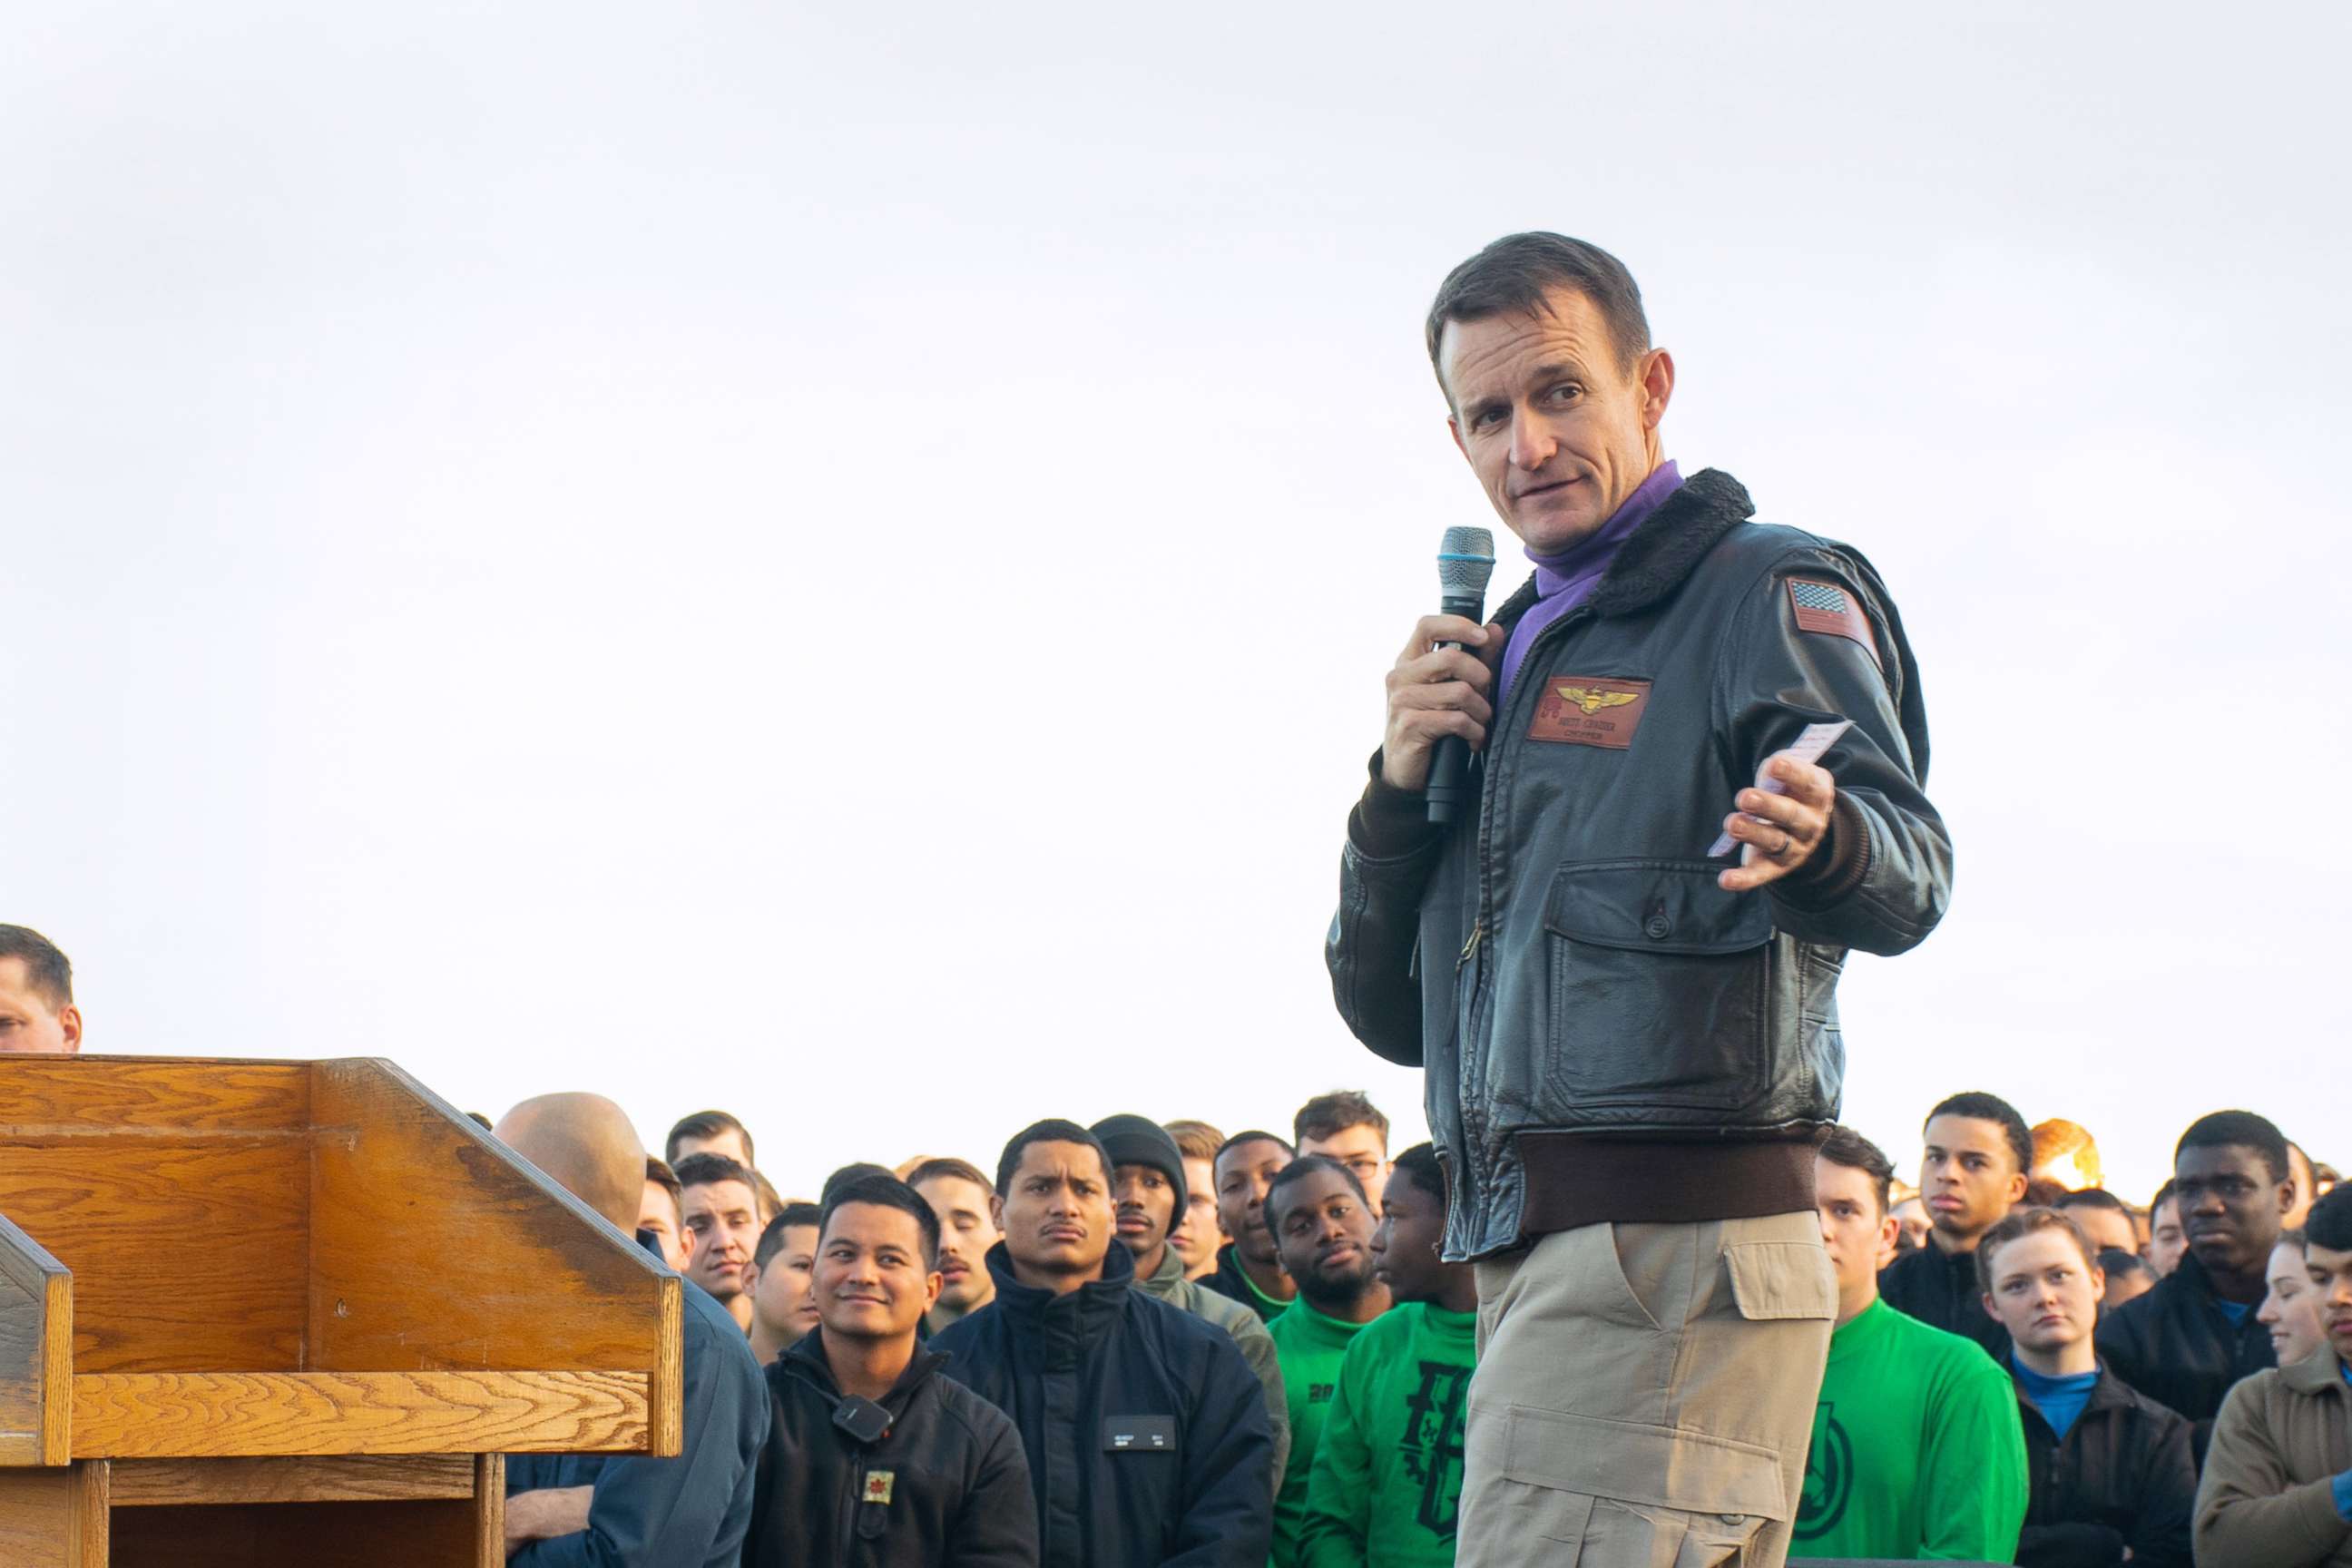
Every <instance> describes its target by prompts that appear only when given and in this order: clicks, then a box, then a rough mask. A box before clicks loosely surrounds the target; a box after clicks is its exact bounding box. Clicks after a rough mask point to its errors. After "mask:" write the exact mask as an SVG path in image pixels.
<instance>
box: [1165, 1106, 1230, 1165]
mask: <svg viewBox="0 0 2352 1568" xmlns="http://www.w3.org/2000/svg"><path fill="white" fill-rule="evenodd" d="M1160 1130H1161V1131H1164V1132H1166V1133H1167V1134H1168V1136H1169V1137H1171V1138H1173V1139H1174V1140H1176V1152H1178V1153H1179V1154H1181V1155H1183V1156H1184V1158H1186V1159H1187V1160H1206V1161H1208V1162H1209V1163H1210V1164H1212V1165H1214V1164H1215V1163H1216V1162H1217V1147H1218V1145H1220V1144H1222V1143H1223V1142H1224V1141H1225V1135H1224V1134H1223V1133H1222V1132H1220V1131H1217V1130H1216V1129H1215V1128H1213V1127H1212V1126H1210V1125H1209V1124H1208V1123H1207V1122H1205V1121H1194V1120H1192V1118H1190V1117H1179V1118H1178V1119H1177V1120H1176V1121H1163V1122H1161V1123H1160Z"/></svg>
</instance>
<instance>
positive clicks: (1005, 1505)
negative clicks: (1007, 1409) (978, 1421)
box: [944, 1420, 1039, 1568]
mask: <svg viewBox="0 0 2352 1568" xmlns="http://www.w3.org/2000/svg"><path fill="white" fill-rule="evenodd" d="M979 1436H981V1437H982V1438H985V1439H986V1442H985V1446H984V1447H982V1450H981V1454H980V1458H979V1462H978V1463H977V1464H976V1465H975V1466H974V1467H973V1473H972V1478H971V1485H970V1486H968V1487H966V1488H965V1489H964V1494H963V1507H962V1509H961V1511H959V1512H958V1513H957V1515H956V1519H955V1523H954V1525H953V1526H952V1527H951V1528H950V1530H949V1531H948V1554H947V1557H946V1558H945V1560H944V1568H1037V1554H1038V1550H1039V1548H1038V1544H1037V1500H1036V1497H1035V1495H1034V1493H1033V1492H1032V1491H1031V1490H1030V1489H1029V1460H1028V1458H1027V1456H1026V1455H1025V1454H1024V1452H1023V1450H1022V1447H1021V1434H1020V1433H1018V1432H1016V1431H1014V1430H1013V1423H1012V1422H1011V1421H1010V1420H1001V1421H998V1422H996V1423H995V1424H994V1425H993V1426H992V1427H990V1428H987V1429H985V1430H983V1431H982V1433H980V1434H979Z"/></svg>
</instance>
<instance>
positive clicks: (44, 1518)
mask: <svg viewBox="0 0 2352 1568" xmlns="http://www.w3.org/2000/svg"><path fill="white" fill-rule="evenodd" d="M0 1215H5V1217H0V1563H5V1564H6V1565H7V1568H50V1565H52V1564H55V1565H58V1568H68V1565H70V1568H100V1565H101V1564H106V1563H116V1564H122V1565H126V1568H230V1565H235V1568H248V1565H251V1568H258V1565H262V1564H278V1563H289V1564H292V1563H302V1564H319V1565H321V1568H378V1565H383V1568H389V1565H391V1564H395V1563H397V1564H402V1565H403V1568H413V1565H429V1564H438V1563H464V1564H485V1565H490V1568H496V1565H498V1564H500V1563H504V1562H505V1561H506V1553H505V1548H504V1542H503V1531H504V1515H505V1458H504V1456H506V1455H508V1454H510V1453H542V1452H582V1451H593V1452H632V1453H652V1454H660V1455H670V1454H676V1453H677V1451H678V1445H679V1432H680V1427H679V1409H678V1402H679V1354H680V1349H679V1347H680V1332H681V1327H680V1319H679V1313H680V1311H681V1310H682V1305H683V1303H682V1300H681V1298H680V1295H679V1290H680V1286H679V1282H678V1279H677V1276H676V1275H674V1274H671V1273H669V1272H668V1271H667V1269H665V1268H662V1267H661V1265H660V1264H659V1263H657V1262H656V1260H655V1259H654V1258H651V1257H650V1256H648V1255H647V1254H646V1253H645V1252H644V1251H643V1250H641V1249H640V1248H638V1247H635V1245H633V1244H632V1243H630V1242H629V1241H627V1240H626V1239H625V1238H623V1237H620V1236H618V1235H616V1234H615V1233H614V1230H613V1228H612V1227H611V1226H609V1225H607V1224H606V1223H605V1222H604V1220H602V1219H601V1218H599V1217H597V1216H596V1215H593V1213H591V1212H590V1211H589V1210H588V1209H587V1208H586V1206H584V1205H582V1204H581V1203H580V1202H579V1201H578V1200H576V1199H574V1198H573V1197H572V1195H571V1194H569V1193H566V1192H564V1191H563V1190H562V1189H561V1188H559V1187H557V1186H556V1185H555V1184H553V1183H551V1182H550V1181H548V1180H547V1178H546V1177H544V1176H542V1175H541V1174H540V1173H539V1172H538V1171H537V1170H536V1169H535V1168H534V1167H532V1166H531V1165H530V1164H528V1163H525V1162H524V1161H522V1160H521V1159H520V1158H518V1157H517V1156H516V1155H515V1154H514V1153H513V1152H511V1151H509V1150H508V1149H507V1148H505V1147H504V1146H503V1145H501V1144H499V1142H496V1141H495V1140H493V1139H492V1138H490V1137H489V1136H488V1134H487V1133H485V1132H483V1131H481V1129H480V1128H479V1127H478V1126H477V1125H476V1124H475V1123H474V1122H473V1121H471V1120H469V1119H468V1118H467V1117H465V1116H463V1115H460V1114H459V1113H458V1112H457V1111H455V1110H451V1109H450V1108H449V1107H448V1106H447V1105H446V1104H444V1103H443V1102H442V1101H441V1100H438V1099H437V1098H436V1097H435V1096H434V1095H433V1094H432V1093H431V1092H430V1091H428V1090H426V1089H424V1088H423V1087H422V1086H420V1085H419V1084H417V1083H416V1082H415V1080H414V1079H411V1078H409V1077H408V1075H406V1074H405V1073H404V1072H402V1071H401V1070H400V1069H399V1068H396V1067H394V1066H393V1065H392V1064H391V1063H389V1062H384V1061H375V1060H365V1059H354V1060H342V1061H319V1062H269V1061H222V1060H202V1059H196V1058H163V1057H143V1058H142V1057H29V1056H26V1057H0Z"/></svg>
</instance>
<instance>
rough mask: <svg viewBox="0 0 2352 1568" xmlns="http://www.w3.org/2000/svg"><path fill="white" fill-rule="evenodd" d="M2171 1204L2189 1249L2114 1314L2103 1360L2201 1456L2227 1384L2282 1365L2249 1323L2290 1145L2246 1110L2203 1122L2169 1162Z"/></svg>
mask: <svg viewBox="0 0 2352 1568" xmlns="http://www.w3.org/2000/svg"><path fill="white" fill-rule="evenodd" d="M2172 1193H2173V1202H2174V1203H2175V1204H2176V1205H2178V1206H2179V1210H2180V1227H2181V1232H2182V1234H2183V1235H2184V1236H2185V1237H2187V1238H2188V1243H2189V1250H2188V1251H2187V1252H2186V1253H2184V1254H2183V1255H2182V1257H2181V1259H2180V1262H2179V1266H2178V1267H2176V1268H2174V1269H2173V1271H2172V1272H2171V1273H2170V1274H2168V1275H2166V1276H2165V1277H2164V1278H2163V1279H2160V1280H2158V1281H2157V1284H2156V1288H2155V1289H2152V1290H2150V1291H2149V1292H2148V1293H2147V1295H2145V1296H2142V1297H2140V1298H2139V1299H2138V1300H2136V1301H2126V1302H2125V1303H2124V1304H2123V1305H2122V1306H2120V1307H2118V1308H2116V1310H2114V1311H2112V1312H2110V1313H2108V1314H2107V1316H2106V1319H2105V1321H2103V1322H2101V1323H2100V1324H2099V1332H2098V1348H2099V1359H2100V1360H2102V1361H2104V1362H2105V1363H2107V1367H2108V1369H2109V1370H2110V1371H2112V1372H2113V1373H2115V1374H2116V1376H2117V1377H2120V1378H2122V1379H2123V1380H2124V1381H2125V1382H2126V1383H2128V1384H2131V1385H2132V1386H2133V1387H2134V1388H2137V1390H2139V1391H2140V1392H2141V1393H2142V1394H2147V1396H2148V1397H2149V1398H2150V1399H2153V1400H2155V1401H2157V1402H2158V1404H2160V1405H2169V1406H2171V1407H2172V1408H2173V1409H2175V1410H2178V1411H2179V1412H2180V1414H2181V1415H2186V1416H2187V1417H2189V1420H2190V1421H2191V1422H2192V1423H2194V1424H2195V1427H2196V1438H2197V1447H2198V1452H2199V1453H2200V1456H2201V1455H2202V1453H2203V1452H2204V1447H2205V1440H2206V1438H2207V1437H2208V1436H2210V1434H2211V1431H2212V1426H2213V1417H2214V1416H2215V1415H2217V1414H2219V1413H2220V1411H2221V1401H2222V1399H2223V1398H2224V1397H2225V1396H2226V1395H2227V1394H2229V1392H2230V1385H2231V1384H2233V1383H2236V1382H2237V1381H2238V1380H2239V1379H2241V1378H2244V1377H2251V1376H2252V1375H2253V1374H2254V1373H2258V1372H2260V1371H2262V1370H2263V1368H2265V1367H2270V1366H2274V1365H2276V1364H2277V1358H2276V1355H2275V1353H2274V1352H2273V1351H2272V1349H2271V1337H2270V1333H2269V1331H2267V1330H2266V1329H2264V1328H2263V1325H2262V1324H2261V1323H2260V1322H2258V1321H2255V1318H2254V1312H2255V1310H2256V1309H2257V1308H2258V1307H2260V1306H2261V1305H2262V1300H2263V1296H2264V1295H2265V1294H2267V1293H2268V1291H2269V1289H2270V1279H2269V1271H2270V1261H2271V1249H2272V1248H2273V1247H2276V1246H2277V1245H2278V1238H2279V1231H2280V1230H2281V1228H2282V1227H2283V1226H2284V1219H2285V1216H2286V1214H2287V1211H2288V1210H2289V1209H2291V1208H2293V1207H2294V1179H2293V1177H2292V1176H2291V1174H2290V1173H2289V1172H2288V1169H2287V1157H2286V1138H2285V1136H2284V1134H2282V1133H2281V1132H2280V1131H2279V1130H2278V1129H2277V1128H2276V1127H2275V1126H2273V1125H2272V1124H2271V1122H2269V1121H2267V1120H2265V1119H2264V1118H2263V1117H2260V1116H2257V1115H2255V1114H2254V1113H2253V1112H2252V1111H2250V1110H2217V1111H2215V1112H2213V1114H2211V1115H2210V1116H2205V1117H2200V1118H2199V1119H2198V1120H2197V1121H2194V1122H2192V1123H2190V1125H2189V1131H2186V1132H2184V1133H2182V1134H2181V1135H2180V1142H2179V1145H2178V1146H2177V1147H2176V1148H2175V1149H2174V1151H2173V1156H2172Z"/></svg>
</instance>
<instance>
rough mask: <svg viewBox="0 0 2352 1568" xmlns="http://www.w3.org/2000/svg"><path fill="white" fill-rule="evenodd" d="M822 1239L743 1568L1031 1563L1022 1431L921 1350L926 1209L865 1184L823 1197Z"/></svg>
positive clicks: (931, 1247) (878, 1179)
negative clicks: (808, 1316) (810, 1330)
mask: <svg viewBox="0 0 2352 1568" xmlns="http://www.w3.org/2000/svg"><path fill="white" fill-rule="evenodd" d="M818 1231H819V1240H818V1243H817V1257H816V1263H815V1268H814V1291H813V1295H814V1302H815V1310H816V1313H817V1317H818V1320H819V1322H820V1325H821V1326H820V1328H819V1331H818V1332H817V1333H815V1334H814V1335H812V1336H809V1337H807V1338H804V1339H801V1340H799V1341H796V1342H794V1343H793V1345H792V1346H791V1347H790V1348H789V1349H788V1350H786V1351H785V1352H784V1354H783V1357H782V1360H780V1361H779V1362H777V1363H776V1364H774V1365H773V1366H771V1367H770V1368H768V1372H767V1386H768V1396H769V1399H770V1401H771V1404H772V1414H773V1417H774V1436H772V1438H771V1439H770V1441H769V1443H768V1447H767V1449H766V1451H765V1452H764V1453H763V1454H762V1455H761V1458H760V1465H759V1471H758V1477H759V1479H758V1486H757V1489H756V1490H755V1492H754V1494H753V1500H752V1506H751V1538H750V1540H749V1541H748V1542H746V1544H745V1547H744V1553H743V1561H744V1563H745V1564H746V1568H838V1565H840V1564H843V1563H856V1564H858V1565H859V1568H1035V1564H1036V1563H1037V1510H1036V1505H1035V1503H1034V1501H1033V1500H1032V1496H1033V1494H1032V1490H1031V1487H1030V1482H1029V1466H1028V1461H1027V1459H1026V1458H1024V1455H1023V1452H1022V1447H1021V1436H1020V1434H1019V1433H1018V1432H1016V1431H1014V1430H1013V1423H1012V1421H1011V1420H1010V1419H1009V1418H1008V1417H1007V1416H1006V1415H1005V1414H1004V1413H1003V1411H1001V1410H999V1409H997V1408H996V1406H994V1405H991V1404H989V1403H988V1401H986V1400H984V1399H982V1398H981V1397H980V1395H978V1394H974V1393H973V1392H972V1391H971V1389H969V1388H966V1387H964V1386H963V1385H962V1384H958V1383H954V1382H951V1381H950V1380H949V1379H947V1378H945V1377H942V1376H940V1368H941V1367H942V1366H944V1365H945V1364H946V1362H947V1358H946V1357H945V1356H942V1355H940V1354H939V1353H938V1352H929V1351H925V1350H924V1349H922V1348H921V1346H920V1345H919V1343H918V1342H917V1339H918V1335H917V1330H918V1328H919V1326H920V1324H921V1323H922V1321H923V1313H924V1311H925V1310H928V1309H929V1306H930V1303H931V1298H932V1297H933V1296H935V1295H936V1294H938V1292H939V1288H940V1277H939V1274H938V1273H937V1271H936V1269H935V1268H934V1267H933V1266H934V1264H935V1263H936V1261H937V1259H938V1255H939V1236H940V1227H939V1219H938V1217H937V1216H936V1215H934V1214H933V1213H932V1212H931V1206H930V1205H929V1203H927V1202H926V1201H925V1200H924V1199H923V1198H922V1197H921V1196H920V1195H919V1194H917V1193H916V1191H915V1190H914V1189H913V1188H912V1187H909V1186H908V1185H907V1184H905V1183H903V1182H901V1181H899V1180H898V1179H897V1178H896V1177H893V1176H863V1177H859V1178H856V1180H853V1181H850V1182H847V1183H845V1184H843V1185H842V1186H841V1187H839V1188H838V1189H836V1190H835V1193H834V1194H833V1195H832V1196H831V1197H830V1198H829V1199H827V1200H826V1202H825V1205H824V1210H823V1211H822V1213H821V1214H820V1215H818Z"/></svg>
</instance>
